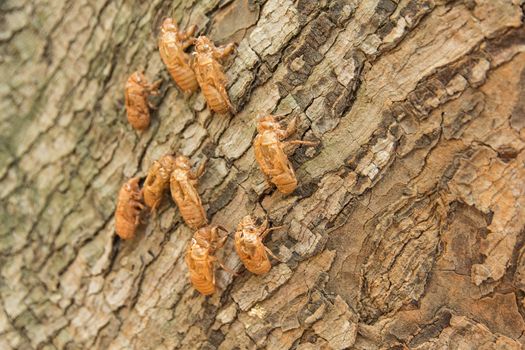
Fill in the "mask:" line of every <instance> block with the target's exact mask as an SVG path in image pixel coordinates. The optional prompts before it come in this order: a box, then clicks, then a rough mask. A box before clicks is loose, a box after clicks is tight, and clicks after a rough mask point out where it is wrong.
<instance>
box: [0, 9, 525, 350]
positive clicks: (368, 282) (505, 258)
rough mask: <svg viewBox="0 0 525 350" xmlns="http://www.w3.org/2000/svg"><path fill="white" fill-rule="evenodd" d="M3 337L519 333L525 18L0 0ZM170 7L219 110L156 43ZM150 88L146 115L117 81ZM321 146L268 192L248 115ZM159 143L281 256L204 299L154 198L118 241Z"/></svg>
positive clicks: (504, 340) (223, 345)
mask: <svg viewBox="0 0 525 350" xmlns="http://www.w3.org/2000/svg"><path fill="white" fill-rule="evenodd" d="M0 11H1V13H0V43H1V46H0V50H1V51H0V61H1V65H0V76H1V77H2V82H1V83H0V95H1V99H0V103H1V106H2V116H1V121H2V124H1V126H2V127H1V128H0V149H1V151H0V200H1V209H2V210H1V211H0V218H1V219H2V220H1V221H2V226H1V229H0V248H1V255H0V273H1V282H0V297H1V308H0V348H1V349H10V348H17V349H33V348H38V349H55V348H58V349H64V348H67V349H173V348H184V349H190V348H201V349H235V348H240V349H254V348H257V347H259V348H264V347H267V348H269V349H301V350H306V349H319V348H322V349H330V348H333V349H343V348H355V349H380V348H399V349H401V348H410V349H449V348H452V349H455V348H457V349H471V348H472V349H519V348H521V347H522V346H524V345H525V319H524V317H525V298H524V297H525V248H524V241H525V230H524V227H525V185H524V184H525V166H524V164H525V52H524V51H525V27H524V24H523V4H522V1H520V0H464V1H447V0H366V1H358V0H333V1H326V0H325V1H314V0H296V1H292V0H259V1H257V0H235V1H228V0H222V1H219V0H210V1H191V0H183V1H166V0H151V1H131V0H117V1H110V0H100V1H91V0H52V1H51V0H31V1H28V0H4V1H2V2H0ZM170 14H172V15H173V16H174V17H175V18H176V19H177V20H179V21H180V22H181V23H182V25H183V26H185V25H189V24H197V25H198V26H199V28H200V31H201V33H208V34H209V35H210V36H211V38H213V39H214V40H215V41H216V42H217V43H220V44H223V43H227V42H229V41H235V42H237V43H238V50H237V54H236V55H235V57H234V58H232V59H230V60H229V62H228V63H227V75H228V77H229V80H230V85H229V86H228V89H229V94H230V96H231V99H232V103H233V104H234V105H235V107H236V109H237V111H238V113H237V114H236V115H235V116H232V117H224V116H218V115H212V114H211V113H210V112H209V110H208V109H207V108H205V101H204V99H203V97H202V95H201V94H200V93H199V94H195V95H193V96H192V97H191V98H189V99H185V98H184V96H183V94H182V93H181V92H179V90H178V89H177V88H176V87H175V85H174V83H173V82H172V81H171V80H170V78H169V75H168V73H167V71H166V70H165V69H164V67H163V65H162V63H161V61H160V58H159V54H158V52H157V48H156V36H157V34H158V27H159V24H160V22H161V20H162V18H163V17H164V16H168V15H170ZM142 67H143V68H145V69H146V75H147V76H148V78H149V79H150V80H154V79H157V78H163V79H164V80H165V81H164V83H163V84H162V86H161V92H162V93H161V96H160V97H158V98H156V100H155V103H157V104H158V106H159V108H158V110H157V111H155V112H154V113H153V115H152V125H151V128H150V129H149V130H148V131H146V132H144V133H142V134H138V133H136V132H135V131H134V130H132V128H131V127H130V125H128V123H127V121H126V116H125V111H124V107H123V105H124V103H123V102H124V95H123V88H124V83H125V81H126V79H127V77H128V75H129V74H130V73H131V72H132V71H134V70H136V69H139V68H142ZM266 112H275V113H291V114H292V115H297V116H299V119H300V122H299V126H300V128H299V131H298V133H297V134H296V135H295V137H306V138H308V139H318V140H320V141H321V144H320V145H319V146H318V147H316V148H304V147H301V148H298V149H297V150H296V151H295V153H294V155H293V157H292V161H293V164H294V166H295V167H296V169H297V176H298V179H299V184H300V186H299V188H298V189H297V190H296V191H295V192H294V193H293V194H292V195H288V196H283V195H281V194H279V193H277V192H276V191H274V190H272V189H269V188H267V185H266V183H265V181H264V177H263V176H262V174H261V173H260V171H259V170H258V168H257V166H256V163H255V160H254V154H253V149H252V147H251V142H252V140H253V137H254V134H255V124H254V118H255V117H256V115H257V114H258V113H266ZM168 152H178V153H182V154H184V155H187V156H190V157H191V158H192V160H193V161H194V162H197V161H199V160H201V159H204V158H207V159H209V161H208V167H207V171H206V173H205V175H204V177H203V178H202V181H201V186H200V191H201V195H202V197H203V202H205V206H206V209H207V213H208V216H209V218H210V219H211V221H212V223H214V224H220V225H223V226H226V227H227V228H229V229H230V230H232V229H233V228H234V227H235V226H236V225H237V223H238V221H239V220H240V218H241V217H242V216H244V215H245V214H247V213H255V215H257V216H258V217H259V218H262V217H264V215H268V217H269V219H270V221H271V222H272V224H273V225H286V226H287V229H285V230H280V231H275V232H273V233H272V235H271V236H270V239H269V240H268V246H269V247H270V248H271V249H272V250H273V251H275V252H277V253H278V255H279V256H280V257H281V259H282V260H283V262H282V263H279V262H276V261H273V264H274V267H273V269H272V270H271V272H270V273H269V274H267V275H265V276H254V275H251V274H249V273H248V272H247V271H246V270H244V268H243V267H242V266H241V264H240V262H239V260H238V258H237V256H236V255H235V253H234V249H233V242H232V241H231V240H229V241H228V243H227V245H226V247H225V249H224V250H223V251H222V252H220V254H219V257H221V258H222V259H224V260H225V262H226V265H228V266H229V267H231V268H234V269H237V270H238V271H239V273H240V276H238V277H232V276H230V275H228V274H227V273H225V272H223V271H218V272H217V279H218V282H217V283H218V286H219V289H220V291H219V293H217V294H216V295H214V296H213V297H209V298H205V297H203V296H200V295H199V294H198V293H197V292H196V291H195V290H194V289H193V288H191V286H190V285H189V283H188V278H187V269H186V266H185V263H184V259H183V253H184V250H185V247H186V244H187V242H188V240H189V239H190V237H191V235H192V232H191V231H190V230H189V229H188V228H187V227H186V226H184V225H183V224H182V222H181V217H180V215H179V213H178V212H177V210H176V208H175V206H174V204H173V203H172V202H170V201H165V202H164V204H163V205H162V207H161V208H160V210H159V215H158V217H157V218H156V219H155V220H150V222H149V223H148V224H147V225H145V226H144V227H142V229H141V230H140V231H139V233H138V236H137V237H136V239H135V240H133V241H130V242H121V241H119V240H118V239H116V238H115V235H114V220H113V213H114V210H115V204H116V196H117V192H118V189H119V187H120V186H121V184H122V183H123V181H125V180H126V179H127V178H129V177H131V176H145V174H146V172H147V169H148V167H149V166H150V165H151V164H152V162H153V161H154V160H155V159H158V158H160V157H161V156H162V155H164V154H166V153H168Z"/></svg>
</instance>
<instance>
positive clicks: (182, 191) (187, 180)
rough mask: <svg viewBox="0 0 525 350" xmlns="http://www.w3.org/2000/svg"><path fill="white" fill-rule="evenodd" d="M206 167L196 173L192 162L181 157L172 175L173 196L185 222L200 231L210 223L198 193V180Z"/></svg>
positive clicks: (178, 158)
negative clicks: (192, 168)
mask: <svg viewBox="0 0 525 350" xmlns="http://www.w3.org/2000/svg"><path fill="white" fill-rule="evenodd" d="M204 166H205V163H204V162H203V163H201V165H200V166H199V168H198V169H197V171H196V172H194V171H192V170H191V166H190V160H189V159H188V158H187V157H184V156H179V157H177V158H176V159H175V168H174V170H173V172H172V173H171V179H170V189H171V196H172V197H173V200H174V201H175V203H177V206H178V207H179V210H180V213H181V215H182V218H183V219H184V222H186V225H188V226H189V227H191V228H192V229H198V228H200V227H202V226H204V225H206V224H207V223H208V220H207V219H206V213H205V212H204V208H203V206H202V202H201V198H200V196H199V192H197V179H198V178H199V177H200V176H201V175H202V173H203V172H204Z"/></svg>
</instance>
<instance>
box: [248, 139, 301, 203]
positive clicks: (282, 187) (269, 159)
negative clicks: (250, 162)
mask: <svg viewBox="0 0 525 350" xmlns="http://www.w3.org/2000/svg"><path fill="white" fill-rule="evenodd" d="M254 149H255V159H256V160H257V163H258V164H259V167H260V168H261V171H262V172H263V173H264V174H265V175H266V176H267V177H268V179H269V181H270V182H271V183H273V184H274V185H275V186H276V187H277V189H278V190H279V192H281V193H284V194H288V193H292V192H293V191H294V190H295V189H296V188H297V178H296V177H295V172H294V170H293V167H292V164H291V163H290V161H289V160H288V156H287V155H286V153H285V152H284V149H283V144H282V142H281V141H280V139H279V136H278V135H277V133H276V132H275V131H273V130H265V131H263V132H261V133H259V135H257V136H256V137H255V141H254Z"/></svg>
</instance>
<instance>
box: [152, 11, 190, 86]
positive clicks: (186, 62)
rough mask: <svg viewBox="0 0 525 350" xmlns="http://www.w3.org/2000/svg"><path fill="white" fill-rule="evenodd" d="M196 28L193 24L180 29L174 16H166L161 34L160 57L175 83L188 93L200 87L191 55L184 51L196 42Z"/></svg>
mask: <svg viewBox="0 0 525 350" xmlns="http://www.w3.org/2000/svg"><path fill="white" fill-rule="evenodd" d="M196 30H197V27H196V26H191V27H190V28H189V29H188V30H187V31H182V30H179V29H178V27H177V25H176V24H175V21H173V19H172V18H166V19H165V20H164V22H162V26H161V28H160V35H159V52H160V57H161V58H162V61H163V62H164V64H165V65H166V68H168V71H169V72H170V74H171V77H172V78H173V80H175V83H177V85H178V86H179V87H180V88H181V89H182V91H184V92H185V93H187V94H190V93H192V92H194V91H196V90H197V88H198V87H199V84H198V82H197V78H196V77H195V72H194V71H193V68H192V67H191V56H190V55H189V54H187V53H186V52H185V51H184V50H186V49H187V48H188V47H189V46H191V45H193V44H194V43H195V38H194V37H193V35H194V34H195V31H196Z"/></svg>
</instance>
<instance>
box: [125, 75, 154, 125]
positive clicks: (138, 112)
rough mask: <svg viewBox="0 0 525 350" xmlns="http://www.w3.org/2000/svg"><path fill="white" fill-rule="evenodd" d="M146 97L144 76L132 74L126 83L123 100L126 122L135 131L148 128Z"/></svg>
mask: <svg viewBox="0 0 525 350" xmlns="http://www.w3.org/2000/svg"><path fill="white" fill-rule="evenodd" d="M148 95H149V89H148V83H147V81H146V78H145V77H144V75H143V74H142V73H140V72H135V73H133V74H132V75H131V76H130V77H129V79H128V81H127V83H126V88H125V100H126V112H127V117H128V122H129V123H130V124H131V126H132V127H133V128H134V129H136V130H145V129H147V128H148V127H149V124H150V112H149V105H148Z"/></svg>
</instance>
